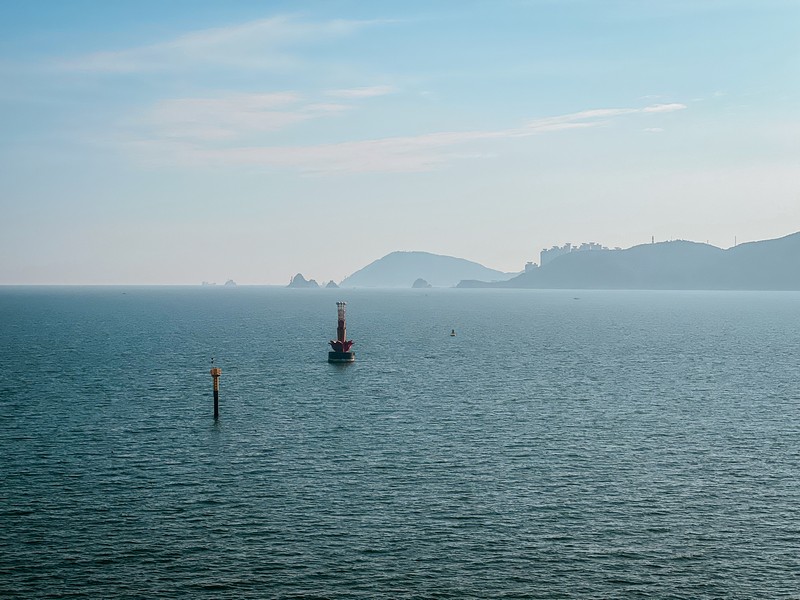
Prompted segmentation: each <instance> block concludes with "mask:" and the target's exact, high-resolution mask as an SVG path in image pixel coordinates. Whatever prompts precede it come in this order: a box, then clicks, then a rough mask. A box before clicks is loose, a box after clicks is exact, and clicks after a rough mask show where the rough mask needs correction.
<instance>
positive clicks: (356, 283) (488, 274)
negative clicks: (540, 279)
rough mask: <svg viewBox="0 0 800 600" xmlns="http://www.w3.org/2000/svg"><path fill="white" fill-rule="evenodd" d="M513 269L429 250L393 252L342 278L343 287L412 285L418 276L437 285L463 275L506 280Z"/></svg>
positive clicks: (449, 285)
mask: <svg viewBox="0 0 800 600" xmlns="http://www.w3.org/2000/svg"><path fill="white" fill-rule="evenodd" d="M513 275H514V274H513V273H503V272H501V271H495V270H494V269H489V268H487V267H484V266H483V265H481V264H478V263H476V262H472V261H469V260H465V259H463V258H455V257H453V256H442V255H441V254H431V253H429V252H392V253H391V254H387V255H386V256H384V257H383V258H380V259H378V260H376V261H374V262H372V263H370V264H368V265H367V266H366V267H364V268H363V269H361V270H359V271H356V272H355V273H353V274H352V275H350V276H349V277H347V278H345V279H344V281H342V282H341V284H340V285H341V287H402V288H409V287H411V285H412V284H413V283H414V281H416V280H417V279H420V278H421V279H425V280H426V281H427V282H429V283H430V284H431V285H432V286H434V287H452V286H454V285H456V284H457V283H458V282H459V281H461V280H462V279H482V280H484V281H498V280H505V279H508V278H509V277H512V276H513Z"/></svg>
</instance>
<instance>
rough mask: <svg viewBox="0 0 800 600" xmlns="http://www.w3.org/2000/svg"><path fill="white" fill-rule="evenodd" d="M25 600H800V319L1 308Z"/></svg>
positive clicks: (433, 301) (499, 304) (313, 307)
mask: <svg viewBox="0 0 800 600" xmlns="http://www.w3.org/2000/svg"><path fill="white" fill-rule="evenodd" d="M339 300H343V301H346V302H347V311H348V312H347V318H348V337H350V338H352V339H353V340H355V346H354V350H355V352H356V361H355V363H353V364H349V365H334V364H329V363H328V362H327V352H328V346H327V341H328V340H330V339H331V338H332V337H334V336H335V333H336V301H339ZM452 330H455V334H456V335H455V336H453V335H451V331H452ZM212 359H213V360H214V366H217V367H220V368H221V369H222V376H221V378H220V398H219V405H220V417H219V420H216V421H215V420H214V417H213V392H212V378H211V376H210V374H209V369H210V368H211V364H212ZM0 598H131V599H134V598H136V599H139V598H142V599H150V598H153V599H157V598H200V599H207V598H208V599H211V598H215V599H216V598H275V599H283V598H292V599H299V598H309V599H326V598H330V599H361V598H365V599H371V598H375V599H406V598H407V599H416V598H422V599H428V598H429V599H444V598H453V599H466V598H491V599H493V598H548V599H549V598H596V599H605V598H648V599H650V598H685V599H703V598H724V599H729V598H731V599H737V598H741V599H756V598H770V599H772V598H794V599H797V598H800V294H799V293H793V292H783V293H778V292H775V293H772V292H688V291H680V292H678V291H676V292H665V291H657V292H656V291H586V290H577V291H576V290H559V291H541V290H461V289H427V290H412V289H407V290H406V289H403V290H345V289H340V290H328V289H324V290H295V289H282V288H270V287H256V286H253V287H247V286H238V287H222V286H218V287H210V286H209V287H199V286H198V287H4V288H0Z"/></svg>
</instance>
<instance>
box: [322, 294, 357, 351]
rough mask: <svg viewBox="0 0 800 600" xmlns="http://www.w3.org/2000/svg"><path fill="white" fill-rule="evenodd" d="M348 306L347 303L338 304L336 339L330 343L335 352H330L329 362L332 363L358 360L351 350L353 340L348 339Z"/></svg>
mask: <svg viewBox="0 0 800 600" xmlns="http://www.w3.org/2000/svg"><path fill="white" fill-rule="evenodd" d="M346 305H347V303H346V302H337V303H336V312H337V313H338V318H339V319H338V322H337V324H336V339H335V340H331V341H330V345H331V348H333V351H332V352H328V362H331V363H349V362H353V361H354V360H355V359H356V353H355V352H351V351H350V348H352V347H353V340H348V339H347V321H346V319H345V306H346Z"/></svg>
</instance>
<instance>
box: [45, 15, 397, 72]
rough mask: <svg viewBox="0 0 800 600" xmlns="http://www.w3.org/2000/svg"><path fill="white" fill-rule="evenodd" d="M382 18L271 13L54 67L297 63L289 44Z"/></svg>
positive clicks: (283, 65) (91, 69)
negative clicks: (314, 17) (325, 18)
mask: <svg viewBox="0 0 800 600" xmlns="http://www.w3.org/2000/svg"><path fill="white" fill-rule="evenodd" d="M385 22H386V21H357V20H345V19H335V20H330V21H321V22H310V21H302V20H299V19H297V18H295V17H291V16H280V17H272V18H268V19H259V20H255V21H249V22H246V23H241V24H238V25H231V26H227V27H217V28H213V29H204V30H199V31H193V32H190V33H186V34H183V35H179V36H177V37H174V38H172V39H170V40H167V41H164V42H158V43H154V44H150V45H145V46H139V47H135V48H127V49H123V50H117V51H111V52H95V53H92V54H86V55H83V56H78V57H75V58H72V59H66V60H61V61H58V62H57V65H56V66H58V67H60V68H62V69H67V70H74V71H87V72H98V73H133V72H139V71H165V70H170V69H175V68H191V67H193V66H197V67H198V68H208V67H209V66H218V67H228V68H246V69H267V68H287V67H291V66H294V65H296V64H297V63H298V59H297V58H296V57H295V56H294V55H293V54H291V53H290V52H289V50H288V49H289V48H291V47H292V46H295V45H297V44H299V43H301V42H302V43H303V44H308V43H309V41H311V43H316V42H319V41H321V40H326V39H336V38H340V37H345V36H348V35H351V34H353V33H355V32H356V31H358V30H360V29H362V28H365V27H368V26H371V25H376V24H379V23H385Z"/></svg>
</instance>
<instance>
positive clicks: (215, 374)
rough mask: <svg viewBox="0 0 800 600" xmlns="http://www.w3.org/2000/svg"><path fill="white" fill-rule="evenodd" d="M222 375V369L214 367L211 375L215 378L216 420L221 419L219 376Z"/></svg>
mask: <svg viewBox="0 0 800 600" xmlns="http://www.w3.org/2000/svg"><path fill="white" fill-rule="evenodd" d="M220 375H222V369H220V368H219V367H213V368H212V369H211V377H213V378H214V420H217V419H219V376H220Z"/></svg>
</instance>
